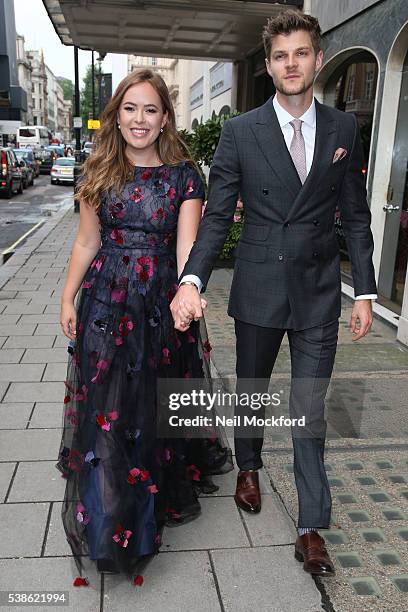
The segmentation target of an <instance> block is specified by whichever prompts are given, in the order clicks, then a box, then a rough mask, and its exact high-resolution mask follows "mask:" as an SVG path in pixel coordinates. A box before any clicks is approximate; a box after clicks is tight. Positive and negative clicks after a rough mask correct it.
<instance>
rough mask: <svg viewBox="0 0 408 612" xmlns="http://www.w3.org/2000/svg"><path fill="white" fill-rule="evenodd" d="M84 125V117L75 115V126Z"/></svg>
mask: <svg viewBox="0 0 408 612" xmlns="http://www.w3.org/2000/svg"><path fill="white" fill-rule="evenodd" d="M81 127H82V117H74V128H81Z"/></svg>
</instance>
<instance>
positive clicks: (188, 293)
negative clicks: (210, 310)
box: [170, 285, 207, 331]
mask: <svg viewBox="0 0 408 612" xmlns="http://www.w3.org/2000/svg"><path fill="white" fill-rule="evenodd" d="M206 306H207V302H206V300H204V299H203V298H200V294H199V293H198V289H197V287H195V286H193V285H181V287H179V288H178V290H177V293H176V295H175V296H174V298H173V301H172V302H171V304H170V311H171V314H172V315H173V319H174V327H175V328H176V329H178V330H179V331H186V330H187V329H188V328H189V325H190V323H191V321H192V320H193V319H194V320H195V321H198V319H200V318H201V317H202V316H203V309H204V308H206Z"/></svg>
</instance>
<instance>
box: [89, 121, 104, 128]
mask: <svg viewBox="0 0 408 612" xmlns="http://www.w3.org/2000/svg"><path fill="white" fill-rule="evenodd" d="M100 127H101V122H100V121H99V119H88V130H99V128H100Z"/></svg>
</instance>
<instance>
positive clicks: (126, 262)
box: [122, 255, 130, 266]
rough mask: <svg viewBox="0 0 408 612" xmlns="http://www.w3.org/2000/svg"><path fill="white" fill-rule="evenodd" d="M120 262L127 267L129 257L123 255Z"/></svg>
mask: <svg viewBox="0 0 408 612" xmlns="http://www.w3.org/2000/svg"><path fill="white" fill-rule="evenodd" d="M122 261H123V263H124V264H125V265H126V266H127V265H128V263H129V261H130V257H129V255H124V256H123V257H122Z"/></svg>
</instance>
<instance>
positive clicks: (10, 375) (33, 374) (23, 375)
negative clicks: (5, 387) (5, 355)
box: [0, 363, 45, 383]
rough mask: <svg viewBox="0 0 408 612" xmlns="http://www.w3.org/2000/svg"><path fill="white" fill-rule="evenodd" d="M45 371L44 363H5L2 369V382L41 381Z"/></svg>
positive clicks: (0, 369) (0, 371) (0, 372)
mask: <svg viewBox="0 0 408 612" xmlns="http://www.w3.org/2000/svg"><path fill="white" fill-rule="evenodd" d="M44 370H45V364H44V363H27V364H20V363H12V364H6V363H3V364H2V366H1V368H0V380H1V381H2V382H5V381H9V382H23V381H25V382H27V383H28V382H29V381H40V380H41V376H42V375H43V372H44Z"/></svg>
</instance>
